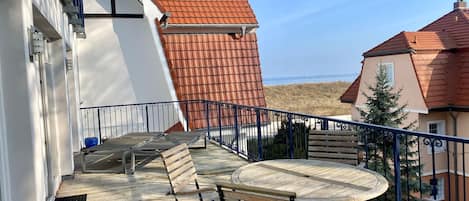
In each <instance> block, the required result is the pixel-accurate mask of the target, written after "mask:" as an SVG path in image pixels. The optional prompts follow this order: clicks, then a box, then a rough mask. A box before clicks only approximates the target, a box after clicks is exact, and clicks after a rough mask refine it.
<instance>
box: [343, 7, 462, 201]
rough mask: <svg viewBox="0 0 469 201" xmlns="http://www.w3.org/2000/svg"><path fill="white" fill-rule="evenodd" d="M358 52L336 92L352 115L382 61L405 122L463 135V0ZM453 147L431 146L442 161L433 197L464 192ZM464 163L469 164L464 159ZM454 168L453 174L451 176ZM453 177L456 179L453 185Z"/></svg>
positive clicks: (459, 156) (356, 114)
mask: <svg viewBox="0 0 469 201" xmlns="http://www.w3.org/2000/svg"><path fill="white" fill-rule="evenodd" d="M363 56H364V60H363V62H362V63H363V67H362V70H361V74H360V75H359V76H358V78H357V79H356V80H355V81H354V82H353V83H352V85H351V86H350V87H349V88H348V89H347V91H346V92H345V93H344V94H343V95H342V96H341V101H342V102H344V103H350V104H352V119H353V120H356V121H360V119H361V117H360V114H359V112H358V111H357V108H362V109H363V108H364V107H365V102H366V97H365V96H364V95H363V93H366V94H370V93H371V92H370V90H369V89H368V86H370V85H373V84H374V83H375V77H376V72H377V69H378V66H383V67H384V68H385V69H386V71H387V74H388V79H389V80H390V81H391V84H392V85H393V87H394V89H395V90H399V89H402V92H401V98H400V103H399V104H401V105H403V104H408V106H407V108H406V111H408V112H409V119H408V120H407V122H412V121H416V122H417V123H418V129H419V130H421V131H425V132H430V133H439V134H445V135H454V136H461V137H469V125H468V124H467V123H466V122H469V9H467V8H466V2H462V1H459V2H457V3H455V9H454V10H453V11H451V12H450V13H448V14H446V15H445V16H443V17H441V18H440V19H438V20H436V21H435V22H432V23H430V24H429V25H427V26H425V27H424V28H422V29H421V30H419V31H417V32H401V33H399V34H397V35H396V36H394V37H392V38H390V39H389V40H387V41H385V42H384V43H382V44H380V45H378V46H376V47H374V48H373V49H371V50H369V51H367V52H365V53H364V54H363ZM421 145H422V147H425V148H423V149H427V151H422V152H421V153H428V154H421V157H422V160H423V163H424V165H425V167H424V170H423V174H424V175H430V174H431V172H430V170H432V169H431V165H432V160H431V154H430V153H431V150H430V148H429V147H427V146H426V145H423V144H421ZM458 147H459V148H458V149H456V148H455V146H454V145H453V144H451V145H446V143H444V142H443V147H441V148H436V150H435V151H436V153H437V154H436V158H437V160H436V161H447V163H438V164H436V170H437V171H436V173H437V174H438V181H439V184H438V185H439V186H441V187H444V188H443V190H441V188H440V191H441V192H440V193H439V199H438V200H444V199H448V197H449V193H450V192H448V190H447V189H449V188H448V185H451V186H452V187H451V188H452V189H460V191H459V192H460V197H459V198H462V195H463V194H462V193H463V192H464V191H469V188H467V189H463V186H462V180H463V178H462V170H463V164H462V147H461V145H459V146H458ZM447 151H449V154H448V153H447ZM448 157H449V158H448ZM466 161H467V160H466ZM447 164H449V167H448V165H447ZM465 165H466V167H469V166H468V165H469V163H468V164H465ZM456 166H457V167H456ZM448 170H449V171H448ZM456 170H457V171H456ZM456 172H457V174H458V175H459V177H456V176H455V175H456ZM466 175H469V174H467V173H466ZM425 179H426V180H427V179H430V177H427V178H425ZM456 180H459V182H460V184H459V186H457V188H454V187H455V186H456V185H457V184H456V182H455V181H456ZM465 180H469V179H468V178H467V177H466V178H465ZM445 186H446V187H445ZM468 187H469V186H468ZM445 189H446V190H445ZM451 196H452V198H453V199H455V197H456V196H457V195H456V193H455V192H451ZM455 200H457V199H455Z"/></svg>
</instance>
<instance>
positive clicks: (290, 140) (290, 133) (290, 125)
mask: <svg viewBox="0 0 469 201" xmlns="http://www.w3.org/2000/svg"><path fill="white" fill-rule="evenodd" d="M287 118H288V147H289V149H288V150H289V151H288V152H289V153H288V155H289V157H290V159H293V156H294V151H295V150H294V148H293V123H292V115H291V114H288V115H287Z"/></svg>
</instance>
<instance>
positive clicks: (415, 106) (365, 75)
mask: <svg viewBox="0 0 469 201" xmlns="http://www.w3.org/2000/svg"><path fill="white" fill-rule="evenodd" d="M379 63H393V64H394V79H395V85H394V91H397V90H399V89H402V92H401V98H400V100H399V105H404V104H407V105H408V106H407V108H406V110H407V111H408V112H410V113H415V114H410V117H409V119H408V122H411V121H414V120H417V115H416V114H417V113H427V107H426V105H425V102H424V100H423V98H422V96H421V90H420V87H419V84H418V81H417V77H416V74H415V71H414V68H413V64H412V60H411V58H410V55H409V54H400V55H390V56H380V57H368V58H365V60H364V65H363V70H362V77H361V82H360V87H359V94H358V97H357V100H356V102H355V105H354V107H359V108H364V106H365V102H366V97H365V96H364V95H363V92H364V93H366V94H368V95H371V94H372V93H371V91H370V90H369V89H368V87H369V86H373V85H374V84H375V83H376V81H375V80H376V73H377V72H378V64H379ZM353 110H354V109H353ZM352 119H353V120H360V115H359V113H358V112H357V111H353V112H352Z"/></svg>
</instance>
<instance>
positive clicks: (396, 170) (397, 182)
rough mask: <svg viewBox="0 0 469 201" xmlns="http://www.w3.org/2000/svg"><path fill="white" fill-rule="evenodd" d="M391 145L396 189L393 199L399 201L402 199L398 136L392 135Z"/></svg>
mask: <svg viewBox="0 0 469 201" xmlns="http://www.w3.org/2000/svg"><path fill="white" fill-rule="evenodd" d="M392 135H393V145H392V152H393V153H394V186H395V189H396V192H395V197H396V201H400V200H401V198H402V192H401V159H400V157H399V156H400V141H399V134H397V133H392Z"/></svg>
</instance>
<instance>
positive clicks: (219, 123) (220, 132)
mask: <svg viewBox="0 0 469 201" xmlns="http://www.w3.org/2000/svg"><path fill="white" fill-rule="evenodd" d="M217 109H218V129H219V130H218V132H219V134H220V139H219V140H220V146H221V145H222V144H223V138H222V137H223V136H222V129H221V127H222V125H221V104H220V103H218V104H217Z"/></svg>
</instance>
